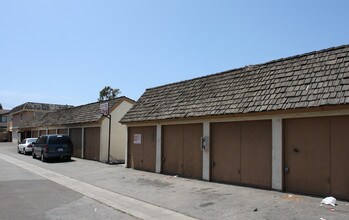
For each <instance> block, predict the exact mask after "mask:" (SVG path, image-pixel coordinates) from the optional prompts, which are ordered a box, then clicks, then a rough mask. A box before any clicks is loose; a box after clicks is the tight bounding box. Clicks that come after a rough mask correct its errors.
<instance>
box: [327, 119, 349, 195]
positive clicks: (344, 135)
mask: <svg viewBox="0 0 349 220" xmlns="http://www.w3.org/2000/svg"><path fill="white" fill-rule="evenodd" d="M330 126H331V130H330V135H331V195H333V196H335V197H336V198H343V199H346V200H349V171H348V169H349V133H348V132H349V116H341V117H334V118H332V119H331V124H330Z"/></svg>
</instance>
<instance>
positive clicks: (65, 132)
mask: <svg viewBox="0 0 349 220" xmlns="http://www.w3.org/2000/svg"><path fill="white" fill-rule="evenodd" d="M57 134H68V129H67V128H63V129H58V130H57Z"/></svg>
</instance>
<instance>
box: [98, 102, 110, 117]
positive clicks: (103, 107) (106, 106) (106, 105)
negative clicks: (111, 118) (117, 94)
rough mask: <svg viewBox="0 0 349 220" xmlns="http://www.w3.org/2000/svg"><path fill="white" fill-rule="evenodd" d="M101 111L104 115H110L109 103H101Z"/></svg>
mask: <svg viewBox="0 0 349 220" xmlns="http://www.w3.org/2000/svg"><path fill="white" fill-rule="evenodd" d="M99 109H100V112H101V114H102V115H109V102H104V103H101V104H100V106H99Z"/></svg>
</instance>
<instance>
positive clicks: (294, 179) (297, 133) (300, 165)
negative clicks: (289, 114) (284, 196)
mask: <svg viewBox="0 0 349 220" xmlns="http://www.w3.org/2000/svg"><path fill="white" fill-rule="evenodd" d="M284 132H285V167H286V169H288V172H287V173H286V174H285V189H286V190H287V191H291V192H303V193H309V194H317V195H323V194H327V195H329V193H330V182H329V181H330V179H329V178H330V154H329V153H330V152H329V123H328V119H327V118H305V119H290V120H285V121H284Z"/></svg>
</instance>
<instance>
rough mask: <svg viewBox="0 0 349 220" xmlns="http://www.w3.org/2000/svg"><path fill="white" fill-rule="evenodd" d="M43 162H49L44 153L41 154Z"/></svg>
mask: <svg viewBox="0 0 349 220" xmlns="http://www.w3.org/2000/svg"><path fill="white" fill-rule="evenodd" d="M41 161H42V162H46V161H47V159H46V157H45V155H44V153H41Z"/></svg>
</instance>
